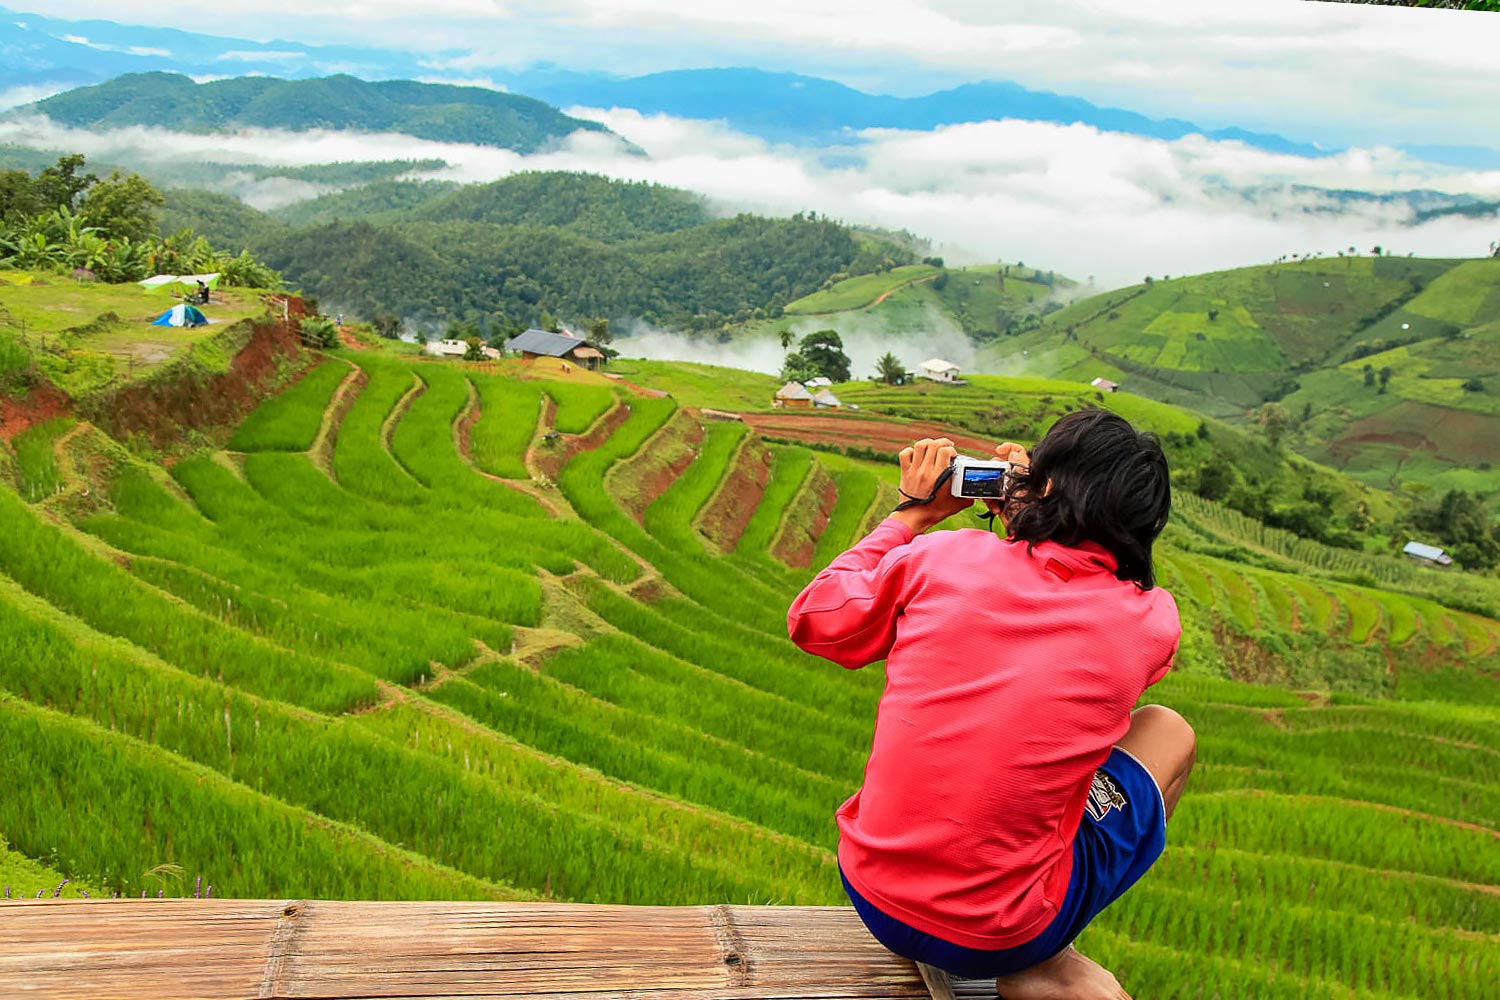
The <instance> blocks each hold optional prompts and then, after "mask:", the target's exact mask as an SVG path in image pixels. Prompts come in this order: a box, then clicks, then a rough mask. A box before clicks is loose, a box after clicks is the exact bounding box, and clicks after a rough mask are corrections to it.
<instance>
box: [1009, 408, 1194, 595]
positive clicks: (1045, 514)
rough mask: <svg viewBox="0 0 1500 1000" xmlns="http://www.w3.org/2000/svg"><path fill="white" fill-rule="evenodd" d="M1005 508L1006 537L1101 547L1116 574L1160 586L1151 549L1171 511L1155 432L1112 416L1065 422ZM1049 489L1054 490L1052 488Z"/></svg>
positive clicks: (1038, 452) (1073, 417)
mask: <svg viewBox="0 0 1500 1000" xmlns="http://www.w3.org/2000/svg"><path fill="white" fill-rule="evenodd" d="M1013 482H1014V487H1013V488H1012V490H1011V492H1010V494H1009V496H1008V497H1007V500H1006V504H1005V513H1006V521H1007V525H1006V534H1007V536H1008V537H1010V538H1014V539H1017V540H1019V541H1023V542H1027V543H1029V544H1028V550H1029V549H1030V547H1031V546H1033V545H1035V544H1036V543H1037V542H1044V541H1049V540H1050V541H1054V542H1058V543H1059V544H1062V545H1077V544H1078V543H1079V542H1084V541H1089V542H1096V543H1098V544H1099V545H1102V546H1104V548H1106V549H1108V550H1109V551H1110V552H1111V553H1112V554H1113V555H1114V557H1115V560H1116V562H1117V563H1118V564H1119V565H1118V569H1116V571H1115V576H1116V577H1118V578H1119V579H1121V580H1132V581H1134V582H1135V583H1136V584H1137V585H1138V586H1140V588H1141V589H1142V590H1150V589H1151V588H1152V587H1153V586H1155V585H1156V574H1155V570H1154V569H1153V568H1152V565H1151V543H1152V542H1154V541H1156V536H1157V535H1159V534H1161V529H1162V528H1164V527H1165V526H1166V523H1167V513H1168V512H1169V511H1170V510H1171V507H1172V484H1171V481H1170V479H1169V477H1168V474H1167V457H1166V456H1165V455H1163V454H1162V450H1161V444H1160V443H1159V442H1158V441H1157V440H1156V436H1155V435H1154V434H1147V433H1143V432H1141V431H1138V430H1136V429H1135V428H1134V427H1132V426H1131V425H1130V422H1129V421H1128V420H1126V419H1125V418H1124V417H1121V416H1119V415H1118V414H1115V413H1111V412H1109V411H1108V410H1080V411H1078V412H1077V413H1069V414H1066V415H1064V416H1063V417H1061V418H1059V419H1058V421H1057V423H1055V424H1053V425H1052V429H1051V430H1049V431H1048V432H1047V436H1046V437H1044V438H1042V440H1041V441H1040V442H1039V443H1038V444H1037V446H1036V449H1035V450H1034V451H1033V452H1032V453H1031V468H1030V470H1029V471H1027V472H1026V473H1024V474H1018V475H1017V476H1016V477H1015V479H1014V481H1013ZM1049 483H1050V484H1051V485H1050V487H1049V486H1048V484H1049Z"/></svg>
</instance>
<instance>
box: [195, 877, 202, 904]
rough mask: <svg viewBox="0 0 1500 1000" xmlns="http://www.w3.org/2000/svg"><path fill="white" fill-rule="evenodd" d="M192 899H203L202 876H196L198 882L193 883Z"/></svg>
mask: <svg viewBox="0 0 1500 1000" xmlns="http://www.w3.org/2000/svg"><path fill="white" fill-rule="evenodd" d="M193 898H194V899H202V898H203V876H202V875H199V876H198V881H196V882H194V883H193Z"/></svg>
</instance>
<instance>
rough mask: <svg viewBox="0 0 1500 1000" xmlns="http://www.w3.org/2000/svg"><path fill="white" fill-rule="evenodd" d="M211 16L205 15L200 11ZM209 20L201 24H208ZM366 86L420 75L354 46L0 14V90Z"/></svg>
mask: <svg viewBox="0 0 1500 1000" xmlns="http://www.w3.org/2000/svg"><path fill="white" fill-rule="evenodd" d="M205 10H210V8H205ZM211 20H212V14H211V13H207V14H205V16H204V23H205V24H208V23H211ZM154 70H167V71H169V72H174V73H185V74H187V75H189V76H243V75H246V74H261V75H265V76H278V77H291V78H303V77H313V76H329V75H332V74H335V73H349V74H351V75H354V76H360V77H364V78H366V79H390V78H393V77H417V76H423V75H426V71H425V70H424V69H423V68H422V63H421V61H420V59H419V58H418V57H417V56H416V55H414V54H407V53H402V52H392V51H389V50H385V49H372V48H359V47H355V46H340V45H333V46H319V45H304V44H302V43H300V42H288V41H279V40H278V41H271V42H252V41H248V40H246V39H243V38H219V37H215V36H212V35H206V34H199V33H196V32H192V31H183V30H179V29H176V28H155V27H140V26H135V25H126V24H116V23H115V22H113V21H67V20H62V19H59V18H55V17H47V16H45V15H42V14H31V13H23V12H20V11H15V10H9V9H7V8H4V7H0V88H7V89H8V88H11V87H23V86H24V87H34V86H53V87H57V86H78V85H82V84H89V83H101V82H103V81H104V80H108V79H111V78H112V77H116V76H120V75H121V74H123V73H146V72H151V71H154Z"/></svg>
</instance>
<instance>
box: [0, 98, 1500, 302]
mask: <svg viewBox="0 0 1500 1000" xmlns="http://www.w3.org/2000/svg"><path fill="white" fill-rule="evenodd" d="M573 113H575V114H579V115H582V116H586V117H591V118H594V119H597V120H599V121H601V122H603V123H605V124H607V125H608V126H610V127H611V128H612V129H614V130H615V131H616V132H618V133H619V134H620V135H622V136H624V137H625V138H626V139H628V140H630V141H631V142H633V143H635V144H636V145H638V146H640V147H641V148H643V149H645V150H646V151H647V153H648V154H649V155H647V156H638V155H632V154H631V153H629V152H628V151H627V150H625V149H624V148H623V147H622V146H621V145H620V143H619V142H618V141H616V140H615V139H614V138H612V137H610V136H607V135H600V134H597V133H586V132H580V133H577V134H575V135H574V136H572V137H570V138H569V139H568V140H567V141H566V142H564V143H562V144H561V145H560V146H559V147H558V148H556V149H554V150H552V151H550V152H544V153H538V154H533V155H521V154H518V153H514V152H510V151H508V150H501V149H495V148H490V147H481V146H468V145H455V144H450V143H439V142H429V141H425V140H420V139H413V138H411V137H410V136H402V135H391V134H382V135H366V134H355V133H346V132H318V131H314V132H298V133H286V132H269V131H264V130H251V131H245V132H241V133H236V134H233V135H223V136H218V135H216V136H213V137H206V136H198V135H182V134H174V133H169V132H164V131H161V130H156V129H145V128H131V129H121V130H116V131H107V132H93V131H84V130H70V129H65V128H62V127H60V126H57V125H55V124H53V123H50V122H48V121H46V120H43V119H30V120H26V121H16V122H5V123H0V142H17V143H22V144H26V145H32V146H40V147H44V148H51V149H67V150H78V151H81V152H83V153H85V154H87V155H88V156H89V157H90V158H95V159H103V160H109V159H116V160H124V161H127V162H132V163H145V162H152V161H157V162H174V161H175V162H201V161H204V160H214V161H221V162H226V163H243V164H256V165H285V166H297V165H303V164H310V163H331V162H337V161H348V160H393V159H418V158H433V159H441V160H444V161H446V162H447V163H449V164H450V165H451V166H450V168H449V169H448V170H446V171H443V172H441V173H440V175H439V176H443V177H446V178H450V179H454V180H460V181H488V180H494V179H496V178H499V177H503V176H506V175H508V174H511V173H515V172H517V171H521V170H584V171H592V172H596V173H601V174H606V175H608V176H612V177H619V178H626V179H632V180H648V181H656V182H659V183H663V184H669V185H673V186H676V187H683V188H687V189H690V190H695V191H700V192H702V193H704V194H705V195H707V196H708V197H709V198H710V199H712V201H713V202H714V203H715V204H716V205H717V206H719V207H720V208H721V209H722V210H723V211H725V212H733V211H737V210H753V211H762V212H768V213H773V214H789V213H792V212H797V211H803V210H812V211H816V212H819V213H822V214H827V215H831V216H834V217H835V218H839V219H843V220H845V221H848V222H851V223H867V224H874V225H880V226H887V227H893V228H905V229H909V230H911V231H913V232H915V233H917V234H919V235H922V236H926V237H929V238H931V239H932V240H933V241H934V243H935V244H936V245H937V246H938V252H940V253H942V254H943V255H944V256H946V257H947V258H949V260H950V261H952V262H960V261H982V260H990V261H993V260H998V259H1005V260H1009V261H1015V260H1024V261H1026V262H1027V263H1028V264H1033V265H1037V266H1041V267H1044V268H1050V269H1054V270H1057V271H1059V272H1060V273H1064V274H1068V275H1071V276H1074V277H1077V278H1080V279H1083V278H1087V277H1088V276H1090V275H1092V276H1094V277H1095V278H1096V281H1097V283H1098V284H1100V285H1108V284H1121V283H1126V282H1133V281H1138V280H1140V278H1141V277H1142V276H1144V275H1146V274H1152V275H1161V274H1187V273H1194V272H1200V271H1208V270H1216V269H1220V268H1227V267H1235V266H1241V265H1246V264H1253V263H1257V262H1261V261H1268V260H1272V259H1275V258H1277V257H1280V256H1282V255H1283V254H1290V253H1310V252H1319V251H1321V252H1324V253H1328V254H1332V253H1334V252H1335V251H1336V250H1338V249H1340V248H1344V247H1348V246H1351V245H1353V246H1357V247H1360V248H1361V249H1362V250H1363V249H1367V248H1368V247H1370V246H1372V245H1375V244H1379V245H1381V246H1384V247H1387V248H1389V249H1390V250H1391V251H1392V252H1395V253H1402V254H1404V253H1408V252H1414V253H1416V254H1418V255H1421V256H1474V255H1478V254H1482V253H1485V252H1486V250H1487V247H1488V246H1489V244H1490V242H1491V241H1492V240H1494V239H1496V238H1497V237H1500V221H1497V220H1495V219H1493V218H1490V219H1466V218H1462V217H1448V218H1445V219H1441V220H1437V221H1433V222H1429V223H1427V224H1424V225H1420V226H1412V225H1410V224H1409V223H1410V222H1411V216H1410V212H1409V210H1408V209H1407V208H1406V207H1405V206H1402V205H1381V204H1370V203H1354V202H1336V201H1331V200H1329V199H1325V198H1321V197H1318V196H1314V195H1308V194H1305V193H1297V192H1295V191H1293V190H1292V186H1293V185H1305V186H1311V187H1320V188H1329V189H1351V190H1359V191H1369V192H1376V193H1380V192H1393V191H1403V190H1412V189H1428V190H1434V191H1444V192H1450V193H1468V194H1473V195H1476V196H1479V197H1482V198H1486V199H1490V200H1497V201H1500V171H1488V172H1485V171H1457V170H1453V169H1450V168H1446V167H1441V166H1436V165H1433V164H1428V163H1424V162H1421V161H1418V160H1414V159H1412V158H1411V157H1409V156H1408V155H1406V154H1404V153H1401V152H1399V151H1397V150H1392V149H1382V148H1375V149H1354V150H1350V151H1348V152H1345V153H1342V154H1340V155H1338V156H1332V157H1325V158H1317V159H1311V158H1303V157H1297V156H1287V155H1279V154H1272V153H1267V152H1264V151H1261V150H1256V149H1252V148H1249V147H1246V146H1244V145H1242V144H1240V143H1235V142H1213V141H1210V140H1207V139H1204V138H1202V137H1198V136H1190V137H1187V138H1184V139H1180V140H1177V141H1174V142H1163V141H1160V140H1154V139H1145V138H1140V137H1135V136H1127V135H1121V134H1116V133H1101V132H1099V131H1097V130H1095V129H1092V128H1088V127H1085V126H1076V125H1075V126H1057V125H1049V124H1041V123H1035V122H1020V121H999V122H985V123H979V124H968V125H955V126H950V127H946V128H941V129H937V130H935V131H932V132H902V131H893V130H875V131H871V132H869V133H866V134H865V135H864V136H863V137H862V141H861V142H860V143H858V144H854V145H851V146H849V147H847V148H844V149H839V150H832V151H829V150H806V149H796V148H789V147H780V146H774V145H771V144H768V143H766V142H764V141H762V140H760V139H757V138H754V137H751V136H746V135H743V134H740V133H737V132H734V131H732V130H730V129H728V128H726V127H724V126H723V125H720V124H714V123H706V122H697V121H685V120H681V119H674V118H668V117H665V116H643V115H641V114H639V113H637V112H635V111H630V110H618V109H616V110H607V111H598V110H596V111H589V110H587V109H573ZM1251 192H1253V193H1251ZM247 193H248V192H247ZM313 193H316V189H315V188H313V187H312V186H310V185H309V186H307V187H305V188H300V189H299V188H297V187H295V186H289V185H285V184H281V185H278V186H276V188H275V190H274V191H271V190H267V191H266V192H264V196H263V197H256V195H251V197H252V198H255V199H256V200H257V201H258V202H259V203H260V204H263V205H269V204H284V203H285V202H286V201H287V200H288V199H295V198H296V197H298V196H299V195H304V196H305V195H310V194H313ZM259 194H260V192H257V195H259Z"/></svg>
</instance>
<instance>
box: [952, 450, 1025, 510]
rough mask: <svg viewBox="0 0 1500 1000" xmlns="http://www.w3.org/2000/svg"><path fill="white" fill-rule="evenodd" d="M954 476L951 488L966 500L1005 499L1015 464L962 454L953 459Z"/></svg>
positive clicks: (955, 494) (954, 493)
mask: <svg viewBox="0 0 1500 1000" xmlns="http://www.w3.org/2000/svg"><path fill="white" fill-rule="evenodd" d="M952 467H953V477H952V478H951V479H949V480H948V482H949V488H950V489H951V490H952V491H953V495H954V496H956V497H963V498H964V499H966V500H1004V499H1005V496H1006V493H1007V488H1006V487H1007V484H1006V479H1007V478H1008V477H1009V476H1010V474H1011V469H1012V468H1014V466H1012V465H1011V463H1010V462H1001V461H999V460H997V459H983V458H969V457H968V456H967V455H960V456H958V457H957V458H955V459H954V460H953V466H952Z"/></svg>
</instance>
